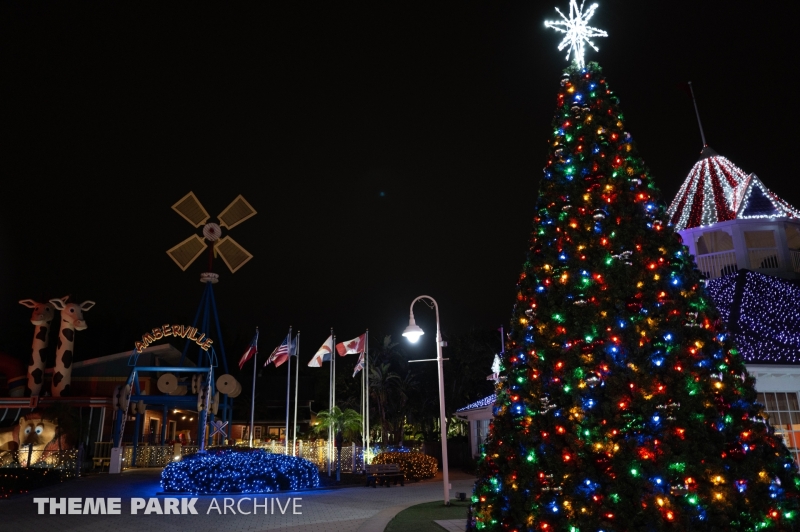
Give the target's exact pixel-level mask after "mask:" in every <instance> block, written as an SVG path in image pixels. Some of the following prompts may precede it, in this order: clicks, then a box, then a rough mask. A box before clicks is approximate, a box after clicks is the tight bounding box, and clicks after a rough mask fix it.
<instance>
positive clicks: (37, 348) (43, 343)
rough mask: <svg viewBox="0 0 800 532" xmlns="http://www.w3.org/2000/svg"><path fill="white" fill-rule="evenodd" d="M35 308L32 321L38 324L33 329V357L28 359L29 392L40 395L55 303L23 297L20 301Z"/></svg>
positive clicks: (21, 303)
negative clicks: (45, 351)
mask: <svg viewBox="0 0 800 532" xmlns="http://www.w3.org/2000/svg"><path fill="white" fill-rule="evenodd" d="M19 303H20V305H24V306H26V307H28V308H32V309H33V314H32V315H31V323H32V324H34V325H35V326H36V328H35V329H34V330H33V345H32V346H31V357H30V359H28V392H29V393H30V395H32V396H33V395H39V393H40V392H41V391H42V384H44V368H45V362H46V360H45V354H44V349H45V348H46V347H47V340H48V335H49V333H50V322H51V321H53V314H54V311H53V305H52V304H50V303H49V302H48V303H37V302H36V301H34V300H33V299H23V300H22V301H20V302H19Z"/></svg>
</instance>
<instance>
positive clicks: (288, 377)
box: [283, 325, 292, 455]
mask: <svg viewBox="0 0 800 532" xmlns="http://www.w3.org/2000/svg"><path fill="white" fill-rule="evenodd" d="M286 338H287V340H286V341H287V344H286V349H287V350H288V352H287V356H286V358H288V363H289V367H288V368H286V429H285V430H284V440H283V441H284V442H285V443H284V446H283V449H284V452H283V454H285V455H288V454H289V394H290V393H291V391H292V326H291V325H289V336H287V337H286Z"/></svg>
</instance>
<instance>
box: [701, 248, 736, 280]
mask: <svg viewBox="0 0 800 532" xmlns="http://www.w3.org/2000/svg"><path fill="white" fill-rule="evenodd" d="M695 259H696V260H697V269H698V270H700V271H701V272H703V274H705V276H706V277H707V278H709V279H716V278H717V277H722V276H724V275H728V274H731V273H734V272H736V270H738V269H739V268H738V266H737V265H736V252H735V251H733V250H731V251H720V252H719V253H709V254H707V255H699V256H697V257H695Z"/></svg>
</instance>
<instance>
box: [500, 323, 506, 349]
mask: <svg viewBox="0 0 800 532" xmlns="http://www.w3.org/2000/svg"><path fill="white" fill-rule="evenodd" d="M505 352H506V335H505V334H504V331H503V326H502V325H501V326H500V354H501V355H503V354H505Z"/></svg>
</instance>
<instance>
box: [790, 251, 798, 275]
mask: <svg viewBox="0 0 800 532" xmlns="http://www.w3.org/2000/svg"><path fill="white" fill-rule="evenodd" d="M789 256H790V257H792V269H793V270H794V271H796V272H798V273H800V250H797V249H790V250H789Z"/></svg>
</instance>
